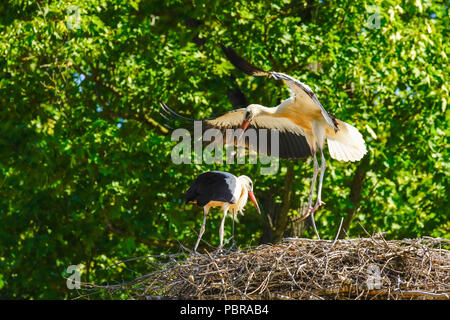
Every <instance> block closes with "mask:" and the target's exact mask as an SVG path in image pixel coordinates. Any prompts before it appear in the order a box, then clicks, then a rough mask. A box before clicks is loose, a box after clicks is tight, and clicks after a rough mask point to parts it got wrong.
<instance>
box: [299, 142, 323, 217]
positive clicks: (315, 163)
mask: <svg viewBox="0 0 450 320" xmlns="http://www.w3.org/2000/svg"><path fill="white" fill-rule="evenodd" d="M312 153H313V163H314V173H313V177H312V180H311V188H310V190H309V197H308V207H307V208H306V212H305V214H304V215H303V216H302V217H301V218H300V219H298V220H297V222H300V221H303V220H305V219H306V218H307V217H308V216H309V215H310V213H311V211H312V210H313V207H312V197H313V193H314V189H315V186H316V180H317V175H318V173H319V163H318V162H317V157H316V151H315V150H313V151H312Z"/></svg>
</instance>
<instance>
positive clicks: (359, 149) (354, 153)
mask: <svg viewBox="0 0 450 320" xmlns="http://www.w3.org/2000/svg"><path fill="white" fill-rule="evenodd" d="M337 121H338V125H339V131H338V132H336V134H335V135H333V137H327V142H328V151H329V152H330V155H331V157H332V158H333V159H336V160H340V161H359V160H361V159H362V157H364V155H365V154H366V153H367V148H366V144H365V142H364V139H363V137H362V135H361V133H360V132H359V131H358V129H356V128H355V127H354V126H352V125H349V124H348V123H345V122H343V121H340V120H337Z"/></svg>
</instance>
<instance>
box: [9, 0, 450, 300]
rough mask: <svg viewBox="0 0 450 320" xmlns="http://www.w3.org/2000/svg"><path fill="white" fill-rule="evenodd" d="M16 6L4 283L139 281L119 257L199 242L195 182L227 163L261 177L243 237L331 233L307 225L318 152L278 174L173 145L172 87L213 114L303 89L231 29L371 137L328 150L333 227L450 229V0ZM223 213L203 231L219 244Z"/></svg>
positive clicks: (285, 164) (399, 232)
mask: <svg viewBox="0 0 450 320" xmlns="http://www.w3.org/2000/svg"><path fill="white" fill-rule="evenodd" d="M0 13H1V14H0V193H1V197H0V298H25V299H41V298H69V297H73V296H74V295H76V292H74V291H71V290H69V289H68V288H67V287H66V281H65V279H64V276H66V269H67V267H68V266H70V265H80V266H81V280H82V281H84V282H90V281H92V282H95V283H98V284H100V283H103V282H114V281H122V280H127V279H129V278H130V276H131V275H133V276H134V275H135V274H134V273H131V275H130V274H128V273H127V269H126V267H124V266H123V265H119V266H118V267H116V268H108V266H110V265H112V264H114V263H117V262H118V261H122V260H125V259H127V258H130V257H136V256H142V255H149V254H159V253H165V252H177V251H180V250H181V249H180V245H183V246H186V247H190V248H192V247H193V245H194V243H195V240H196V238H197V232H198V228H199V226H200V221H201V218H202V210H201V209H200V208H198V207H195V206H193V205H186V206H184V205H183V204H182V201H181V199H182V195H183V193H184V192H185V191H186V190H187V188H188V187H189V185H190V183H192V181H193V180H194V179H195V177H196V176H197V175H198V174H200V173H202V172H205V171H208V170H213V169H218V170H223V171H228V172H231V173H233V174H236V175H239V174H245V175H248V176H250V177H251V178H252V179H253V183H254V185H255V195H256V197H257V198H258V200H259V202H260V204H261V207H262V209H263V211H264V215H263V216H258V215H257V214H256V211H255V209H254V208H253V207H251V206H250V205H248V206H247V212H246V215H245V216H243V217H240V218H239V222H238V223H235V240H236V241H237V243H238V245H239V246H241V247H243V246H248V245H256V244H258V243H261V242H272V243H273V242H277V241H279V240H280V239H282V238H283V237H285V236H290V235H297V236H302V237H314V233H313V232H312V230H311V228H310V227H309V224H308V222H307V221H306V222H305V223H301V224H298V225H297V224H293V223H291V222H290V221H291V220H292V219H293V217H296V216H297V217H298V215H299V214H300V213H299V212H298V209H299V207H300V200H304V199H305V198H306V197H307V193H308V190H309V184H310V177H311V174H312V170H313V168H312V163H311V161H310V160H307V161H305V160H295V161H293V160H281V162H280V170H279V172H278V174H276V175H260V173H259V168H260V165H259V164H256V165H252V164H233V165H226V164H222V165H220V164H214V165H207V164H191V165H186V164H178V165H177V164H174V163H173V162H172V160H171V151H172V148H173V147H174V146H175V145H176V143H177V142H176V141H172V140H171V130H170V129H167V128H166V127H164V124H165V123H164V121H165V120H164V118H162V117H161V116H160V113H159V112H160V106H159V103H160V102H166V103H167V105H169V106H171V107H172V108H173V109H174V110H176V111H177V112H178V113H180V114H182V115H184V116H188V117H192V118H196V119H201V118H204V117H207V116H210V115H213V114H219V113H221V112H225V111H229V110H232V109H234V108H237V107H245V106H246V105H247V104H249V103H259V104H262V105H265V106H269V107H272V106H276V105H277V104H278V103H279V102H280V101H281V100H282V99H285V98H286V97H288V95H289V93H288V90H287V89H286V88H285V87H284V86H282V85H281V84H280V83H278V82H276V81H273V80H271V79H265V78H256V77H250V76H247V75H246V74H244V73H242V72H240V71H239V70H236V69H235V68H234V67H233V66H232V65H231V64H230V63H229V62H228V61H227V60H226V57H225V56H224V54H223V53H222V51H221V48H220V45H221V44H225V45H230V46H232V47H234V48H235V49H236V50H237V51H238V52H239V53H240V54H241V55H243V56H244V57H245V58H246V59H248V60H249V61H251V62H252V63H254V64H255V65H257V66H260V67H261V68H264V69H266V70H275V71H279V72H284V73H287V74H289V75H291V76H293V77H295V78H297V79H299V80H300V81H302V82H304V83H307V84H308V85H309V86H310V87H311V88H312V89H313V90H314V91H315V93H316V94H317V96H318V97H319V99H320V101H321V103H322V104H323V105H324V106H325V108H326V109H327V110H328V111H330V112H331V113H333V114H335V115H336V116H337V117H338V118H340V119H342V120H343V121H346V122H349V123H351V124H352V125H354V126H356V127H357V128H358V129H359V130H360V132H361V133H362V134H363V136H364V138H365V140H366V144H367V146H368V150H369V152H368V154H367V155H366V156H365V157H364V158H363V160H361V161H360V162H357V163H344V162H338V161H335V160H332V159H331V158H330V157H329V156H328V152H326V156H327V164H328V168H327V171H326V174H325V181H324V188H323V196H322V199H323V200H324V201H325V202H326V203H327V204H326V206H324V207H321V208H320V210H319V211H318V212H317V213H316V225H317V227H318V231H319V234H320V235H321V237H324V238H333V237H334V236H335V234H336V231H337V228H338V225H339V222H340V219H341V217H343V218H344V230H345V232H346V234H347V235H348V236H349V237H358V236H365V235H366V233H365V232H366V231H367V232H368V233H373V232H377V231H383V232H388V234H387V235H386V237H387V238H389V239H397V238H398V239H401V238H405V237H410V238H411V237H421V236H432V237H446V238H449V237H450V234H449V229H450V222H449V212H450V211H449V209H448V208H449V205H450V204H449V201H448V191H447V187H448V183H449V172H450V170H449V169H450V161H449V158H450V154H449V143H448V138H447V137H448V136H449V134H450V129H449V126H448V123H449V118H450V113H449V111H448V109H447V104H448V100H449V98H448V93H449V86H448V74H450V70H449V66H448V55H449V54H450V52H449V51H450V49H449V48H450V46H449V44H448V37H449V34H448V26H449V17H448V15H449V11H448V6H447V5H445V3H444V2H439V1H424V0H410V1H407V0H402V1H400V0H398V1H396V0H389V1H380V0H374V1H362V0H361V1H348V0H342V1H327V0H323V1H322V0H317V1H306V0H299V1H295V0H270V1H267V0H260V1H218V0H196V1H187V0H168V1H154V0H149V1H139V0H133V1H123V2H122V1H116V0H80V1H76V2H74V1H66V0H55V1H50V0H38V1H32V0H9V1H3V2H2V3H1V4H0ZM219 216H220V211H219V210H211V212H210V216H209V219H208V222H207V226H206V232H205V235H204V236H203V239H204V240H206V241H208V242H209V243H211V244H213V245H216V244H217V243H218V227H219V224H220V218H219ZM230 233H231V223H227V224H226V234H227V237H230ZM344 235H345V234H344ZM146 268H148V265H147V264H145V263H142V264H141V265H139V266H136V268H135V271H136V272H144V271H145V270H146Z"/></svg>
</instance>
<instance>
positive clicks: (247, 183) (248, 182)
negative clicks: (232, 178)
mask: <svg viewBox="0 0 450 320" xmlns="http://www.w3.org/2000/svg"><path fill="white" fill-rule="evenodd" d="M238 179H239V182H240V183H241V184H242V186H243V187H244V188H245V189H247V192H248V195H249V196H250V199H251V200H252V202H253V204H254V205H255V208H256V210H257V211H258V213H259V214H261V210H260V209H259V205H258V202H257V201H256V198H255V195H254V194H253V182H252V179H250V178H249V177H247V176H239V178H238Z"/></svg>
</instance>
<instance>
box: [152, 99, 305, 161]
mask: <svg viewBox="0 0 450 320" xmlns="http://www.w3.org/2000/svg"><path fill="white" fill-rule="evenodd" d="M161 108H162V111H164V112H165V113H166V116H165V118H166V119H168V118H175V119H178V120H180V121H181V122H187V121H190V122H191V123H193V122H194V121H195V120H194V119H190V118H186V117H183V116H181V115H179V114H177V113H176V112H175V111H173V110H172V109H170V108H169V107H168V106H167V105H165V104H164V103H161ZM167 116H168V118H167ZM244 116H245V109H236V110H233V111H230V112H227V113H225V114H222V115H220V116H217V117H215V118H210V119H203V120H202V131H203V132H205V131H206V130H208V129H211V128H215V129H218V130H219V131H220V132H221V133H222V141H223V142H224V143H225V144H228V145H238V144H239V143H238V139H237V138H238V136H236V135H228V134H227V132H226V130H227V129H239V128H240V127H241V125H242V122H243V120H244ZM186 124H188V123H186ZM263 129H268V130H263ZM271 129H273V130H271ZM250 130H254V132H255V134H256V138H257V139H256V140H257V142H258V144H257V145H254V144H252V143H250V142H251V141H249V140H250V139H245V140H244V143H245V146H246V148H248V149H249V150H252V151H256V152H258V153H260V154H264V155H270V156H277V157H279V158H282V159H297V158H306V157H309V156H310V155H311V149H310V147H309V145H308V142H307V140H306V138H305V132H304V131H303V129H302V128H300V127H298V126H296V125H295V124H293V123H292V122H291V121H290V120H288V119H286V118H272V117H269V116H261V115H259V116H256V117H254V118H253V120H252V121H251V124H250V125H249V126H248V128H247V130H246V134H249V133H251V131H250ZM275 131H276V132H275ZM277 135H278V139H276V138H277ZM262 139H265V140H266V141H267V144H266V145H265V146H264V147H263V148H261V145H259V144H260V142H261V141H262ZM240 143H242V141H241V142H240ZM275 144H276V145H275ZM239 145H241V144H239Z"/></svg>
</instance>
